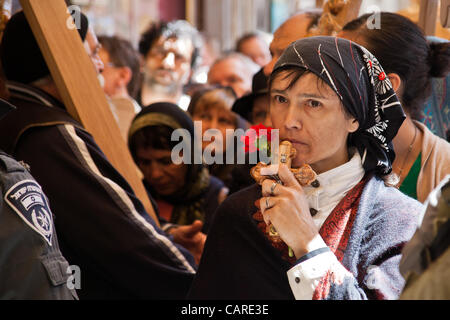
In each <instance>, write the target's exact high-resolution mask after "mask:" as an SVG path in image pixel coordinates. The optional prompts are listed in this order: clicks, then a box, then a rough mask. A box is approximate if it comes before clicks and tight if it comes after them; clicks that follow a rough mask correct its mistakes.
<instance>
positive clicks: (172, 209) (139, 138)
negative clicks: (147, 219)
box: [128, 102, 227, 234]
mask: <svg viewBox="0 0 450 320" xmlns="http://www.w3.org/2000/svg"><path fill="white" fill-rule="evenodd" d="M176 129H184V130H187V132H189V135H190V136H189V137H187V138H189V141H184V142H188V144H186V146H187V147H192V146H193V144H194V125H193V122H192V120H191V118H190V116H189V114H187V113H186V112H185V111H183V110H182V109H181V108H180V107H178V106H177V105H175V104H172V103H168V102H167V103H166V102H164V103H162V102H161V103H154V104H151V105H149V106H147V107H145V108H144V109H143V110H142V111H141V112H140V113H139V114H138V115H137V116H136V117H135V119H134V120H133V122H132V124H131V128H130V131H129V139H128V145H129V148H130V151H131V154H132V156H133V159H134V161H135V162H136V164H137V165H138V167H139V168H140V170H141V171H142V173H143V175H144V185H145V187H146V188H147V190H148V191H149V193H150V194H151V196H152V197H154V198H155V201H156V203H157V205H158V209H159V217H160V218H162V219H163V220H165V221H167V222H169V223H172V224H177V225H189V224H192V223H194V222H195V221H196V220H200V221H202V222H203V228H202V231H203V232H204V233H205V234H206V233H207V232H208V229H209V225H210V222H211V220H212V217H213V214H214V211H215V210H216V208H217V206H218V205H219V203H220V202H222V201H223V199H225V197H226V194H227V190H226V188H224V185H223V183H222V182H221V181H220V180H219V179H217V178H215V177H213V176H210V174H209V172H208V169H207V168H205V166H203V165H202V164H196V163H195V162H194V149H193V148H191V150H190V153H191V157H189V158H188V159H187V161H183V162H181V163H178V164H177V163H174V162H173V161H172V150H173V149H174V147H175V146H176V145H178V144H179V143H180V142H178V141H172V140H171V136H172V133H173V132H174V130H176Z"/></svg>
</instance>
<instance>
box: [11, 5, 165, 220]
mask: <svg viewBox="0 0 450 320" xmlns="http://www.w3.org/2000/svg"><path fill="white" fill-rule="evenodd" d="M20 3H21V5H22V8H23V10H24V13H25V16H26V17H27V20H28V22H29V24H30V26H31V29H32V30H33V33H34V35H35V37H36V40H37V42H38V44H39V47H40V48H41V51H42V53H43V56H44V58H45V61H46V62H47V65H48V67H49V69H50V73H51V75H52V77H53V79H54V80H55V83H56V86H57V88H58V91H59V93H60V95H61V97H62V100H63V102H64V104H65V106H66V108H67V111H68V112H69V113H70V115H71V116H72V117H73V118H74V119H77V120H78V121H79V122H80V123H82V124H83V126H84V127H85V128H86V130H87V131H88V132H89V133H91V134H92V136H93V137H94V139H95V141H96V142H97V144H98V145H99V147H100V148H101V149H102V151H103V152H104V154H105V155H106V157H107V158H108V160H109V161H110V162H111V164H112V165H113V166H114V167H115V168H116V169H117V170H118V171H119V172H120V173H121V174H122V175H123V176H124V178H125V179H126V180H127V181H128V183H129V184H130V185H131V187H132V188H133V190H134V192H135V193H136V196H137V197H138V198H139V199H140V200H141V201H142V203H143V205H144V207H145V209H146V210H147V212H148V213H149V214H150V216H151V217H152V218H153V219H154V220H155V223H156V224H158V225H159V223H158V219H157V217H156V214H155V211H154V210H153V207H152V204H151V202H150V200H149V198H148V196H147V193H146V190H145V188H144V185H143V184H142V181H141V180H140V178H139V177H138V174H137V172H136V166H135V165H134V163H133V159H132V157H131V154H130V153H129V150H128V147H127V146H126V144H125V141H124V140H123V138H122V137H121V135H120V131H119V127H118V125H117V123H116V121H115V119H114V116H113V115H112V112H111V109H110V108H109V105H108V102H107V100H106V96H105V94H104V92H103V89H102V88H101V86H100V83H99V82H98V80H97V74H96V71H95V68H94V66H93V64H92V61H91V59H90V57H89V56H88V54H87V53H86V51H85V49H84V46H83V43H82V41H81V38H80V36H79V35H78V32H77V30H76V29H75V28H69V27H68V21H69V22H70V21H71V20H70V19H71V16H70V15H69V12H68V10H67V6H66V4H65V2H64V0H20Z"/></svg>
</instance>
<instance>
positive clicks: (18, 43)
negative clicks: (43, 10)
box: [0, 11, 89, 84]
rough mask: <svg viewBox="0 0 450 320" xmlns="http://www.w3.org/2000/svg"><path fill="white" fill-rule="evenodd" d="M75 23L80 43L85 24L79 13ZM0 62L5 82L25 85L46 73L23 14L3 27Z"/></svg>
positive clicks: (17, 15)
mask: <svg viewBox="0 0 450 320" xmlns="http://www.w3.org/2000/svg"><path fill="white" fill-rule="evenodd" d="M79 22H80V23H79V28H77V31H78V33H79V35H80V37H81V40H82V41H84V39H86V34H87V31H88V27H89V21H88V19H87V17H86V16H85V15H84V14H83V13H81V12H80V21H79ZM55 32H57V31H55ZM0 59H1V63H2V65H3V69H4V72H5V76H6V78H7V79H8V80H12V81H17V82H20V83H25V84H28V83H31V82H33V81H36V80H39V79H41V78H43V77H45V76H47V75H49V74H50V71H49V69H48V67H47V64H46V63H45V59H44V56H43V55H42V53H41V49H40V48H39V46H38V44H37V42H36V39H35V37H34V35H33V32H32V31H31V28H30V25H29V24H28V21H27V19H26V17H25V14H24V13H23V11H19V12H17V13H15V14H14V15H13V16H12V17H11V19H9V21H8V23H7V24H6V27H5V31H4V32H3V37H2V41H1V44H0Z"/></svg>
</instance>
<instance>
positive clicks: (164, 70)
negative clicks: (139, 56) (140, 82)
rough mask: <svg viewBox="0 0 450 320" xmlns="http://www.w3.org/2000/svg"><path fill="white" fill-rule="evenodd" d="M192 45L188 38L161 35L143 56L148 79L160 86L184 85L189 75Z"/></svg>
mask: <svg viewBox="0 0 450 320" xmlns="http://www.w3.org/2000/svg"><path fill="white" fill-rule="evenodd" d="M193 52H194V46H193V44H192V41H191V40H190V39H188V38H184V37H183V38H166V37H164V36H161V37H160V38H159V39H158V40H157V41H156V42H155V43H154V44H153V46H152V48H151V49H150V51H149V52H148V53H147V56H146V57H145V69H146V70H145V72H146V74H147V76H148V77H149V80H150V81H151V82H152V83H154V84H159V85H162V86H176V87H180V86H183V85H185V84H186V83H187V82H188V80H189V77H190V75H191V61H192V54H193Z"/></svg>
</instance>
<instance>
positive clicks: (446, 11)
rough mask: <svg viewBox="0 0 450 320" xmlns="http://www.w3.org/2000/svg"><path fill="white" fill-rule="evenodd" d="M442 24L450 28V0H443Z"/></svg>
mask: <svg viewBox="0 0 450 320" xmlns="http://www.w3.org/2000/svg"><path fill="white" fill-rule="evenodd" d="M440 17H441V25H442V27H444V28H450V0H441V14H440Z"/></svg>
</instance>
